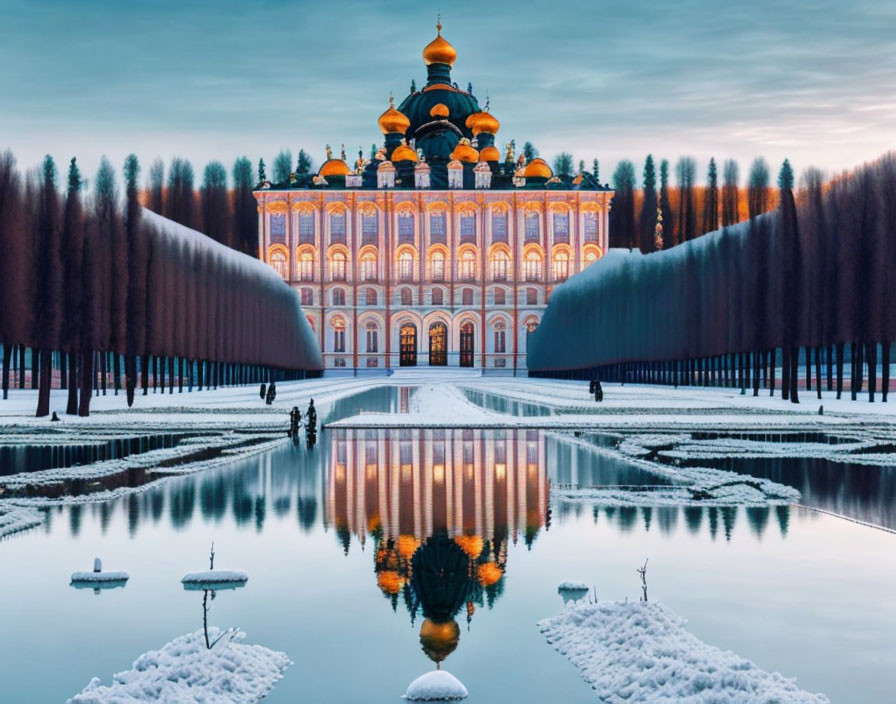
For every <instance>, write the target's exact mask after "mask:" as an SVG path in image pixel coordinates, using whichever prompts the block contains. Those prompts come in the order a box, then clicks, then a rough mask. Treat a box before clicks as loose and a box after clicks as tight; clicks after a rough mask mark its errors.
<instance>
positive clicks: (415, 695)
mask: <svg viewBox="0 0 896 704" xmlns="http://www.w3.org/2000/svg"><path fill="white" fill-rule="evenodd" d="M468 694H469V693H468V692H467V688H466V687H464V686H463V685H462V684H461V683H460V680H459V679H457V677H455V676H454V675H452V674H451V673H450V672H448V671H447V670H433V671H432V672H427V673H426V674H424V675H420V676H419V677H418V678H417V679H415V680H414V681H413V682H411V684H410V685H408V691H407V692H405V693H404V699H407V700H409V701H412V702H450V701H457V700H459V699H466V698H467V695H468Z"/></svg>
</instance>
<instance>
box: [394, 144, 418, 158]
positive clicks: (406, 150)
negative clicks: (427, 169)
mask: <svg viewBox="0 0 896 704" xmlns="http://www.w3.org/2000/svg"><path fill="white" fill-rule="evenodd" d="M392 161H417V152H415V151H414V150H413V149H411V148H410V147H409V146H408V145H407V144H399V145H398V146H397V147H395V151H393V152H392Z"/></svg>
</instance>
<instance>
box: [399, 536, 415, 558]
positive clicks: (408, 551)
mask: <svg viewBox="0 0 896 704" xmlns="http://www.w3.org/2000/svg"><path fill="white" fill-rule="evenodd" d="M419 547H420V541H419V540H417V539H416V538H415V537H414V536H413V535H399V536H398V554H399V555H401V556H402V557H404V558H406V559H408V560H409V559H411V556H412V555H413V554H414V553H415V552H417V548H419Z"/></svg>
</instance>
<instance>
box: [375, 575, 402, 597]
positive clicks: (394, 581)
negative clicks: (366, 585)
mask: <svg viewBox="0 0 896 704" xmlns="http://www.w3.org/2000/svg"><path fill="white" fill-rule="evenodd" d="M376 583H377V586H378V587H379V588H380V590H381V591H382V592H383V593H385V594H398V592H400V591H401V588H402V587H403V586H404V584H405V580H404V577H402V576H401V575H400V574H398V572H396V571H395V570H383V571H382V572H380V573H379V574H378V575H377V576H376Z"/></svg>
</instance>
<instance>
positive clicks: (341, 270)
mask: <svg viewBox="0 0 896 704" xmlns="http://www.w3.org/2000/svg"><path fill="white" fill-rule="evenodd" d="M345 265H346V258H345V255H344V254H343V253H342V252H336V254H334V255H333V259H332V260H331V267H332V272H333V281H345Z"/></svg>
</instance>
